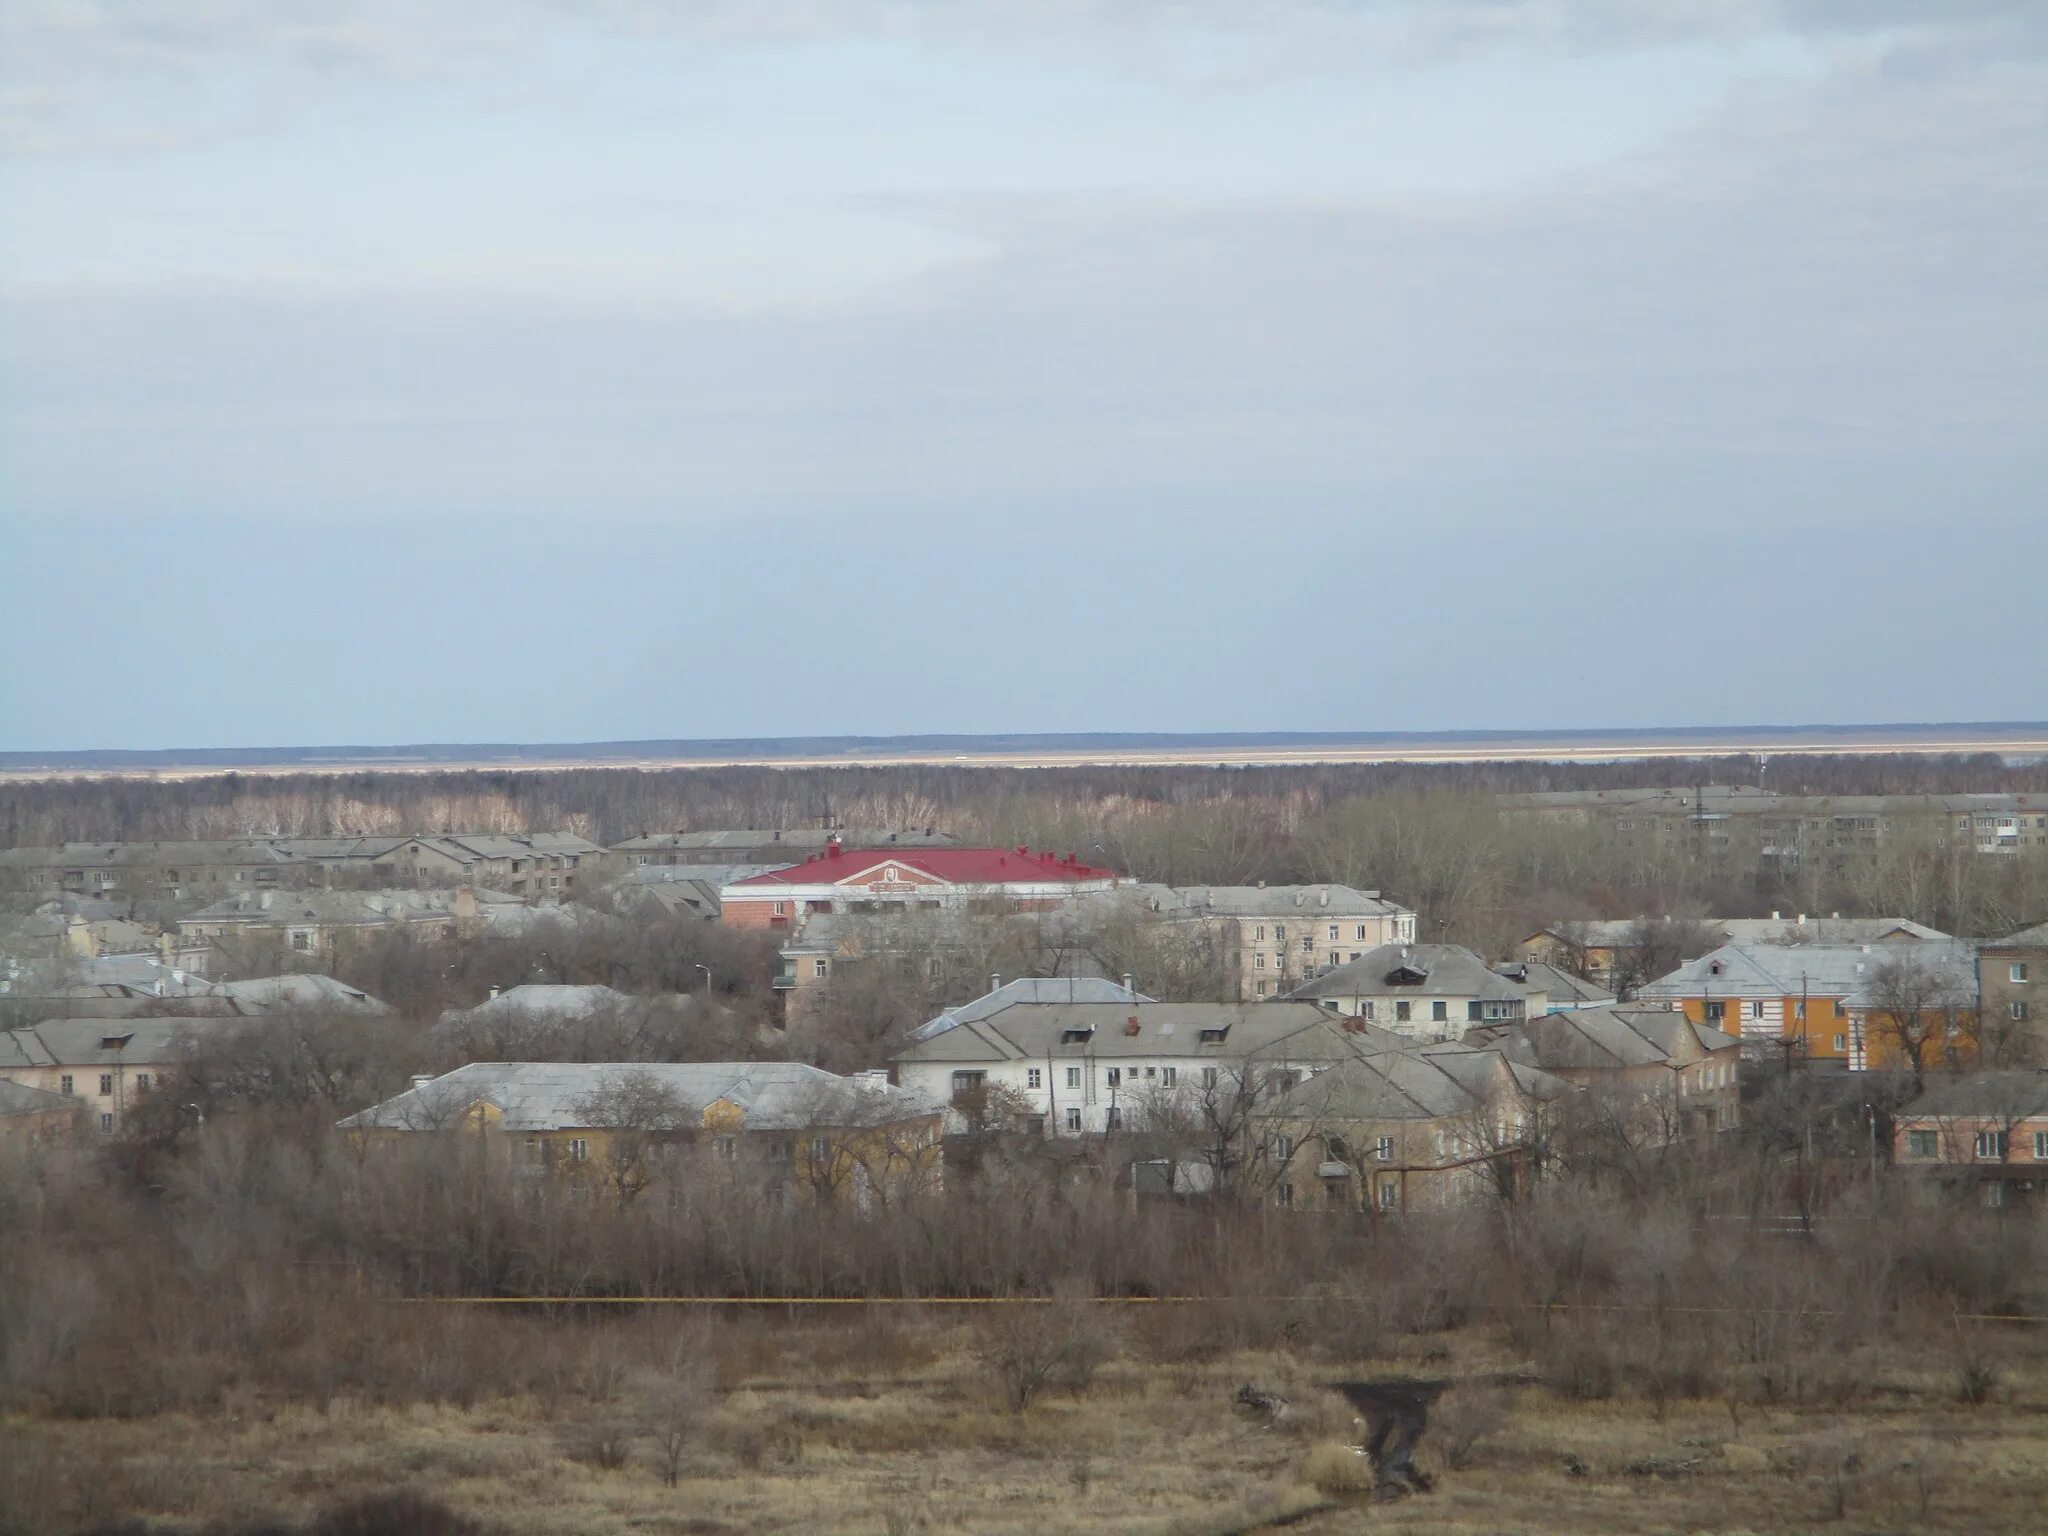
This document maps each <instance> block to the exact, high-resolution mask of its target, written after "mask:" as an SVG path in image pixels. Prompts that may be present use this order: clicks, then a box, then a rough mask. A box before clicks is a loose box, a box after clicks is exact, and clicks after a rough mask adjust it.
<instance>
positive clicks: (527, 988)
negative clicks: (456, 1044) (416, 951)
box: [441, 982, 632, 1024]
mask: <svg viewBox="0 0 2048 1536" xmlns="http://www.w3.org/2000/svg"><path fill="white" fill-rule="evenodd" d="M631 1001H632V999H631V998H630V997H628V996H627V995H626V994H625V993H624V992H620V991H617V990H615V989H613V988H611V987H606V986H567V985H561V984H555V983H547V982H527V983H525V984H524V985H522V986H517V987H507V988H506V989H505V990H504V991H503V992H500V993H499V994H498V995H497V996H496V997H493V998H490V999H488V1000H487V1001H485V1002H481V1003H478V1004H477V1005H476V1006H475V1007H474V1008H451V1009H449V1010H448V1011H447V1012H446V1013H444V1014H442V1015H441V1022H442V1023H444V1024H449V1023H465V1022H484V1021H487V1020H491V1019H502V1018H510V1017H515V1016H516V1017H519V1018H526V1019H574V1018H581V1017H583V1016H584V1015H585V1014H589V1013H594V1012H596V1011H597V1010H598V1009H600V1008H617V1007H620V1006H622V1005H623V1004H626V1003H629V1002H631Z"/></svg>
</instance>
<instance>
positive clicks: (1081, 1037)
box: [1060, 1028, 1095, 1045]
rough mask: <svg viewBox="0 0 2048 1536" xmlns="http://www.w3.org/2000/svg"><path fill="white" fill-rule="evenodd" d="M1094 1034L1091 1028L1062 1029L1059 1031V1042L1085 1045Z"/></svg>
mask: <svg viewBox="0 0 2048 1536" xmlns="http://www.w3.org/2000/svg"><path fill="white" fill-rule="evenodd" d="M1094 1034H1095V1031H1094V1030H1093V1029H1092V1028H1083V1029H1063V1030H1061V1031H1060V1044H1061V1045H1086V1044H1087V1043H1088V1042H1089V1040H1090V1039H1091V1038H1093V1036H1094Z"/></svg>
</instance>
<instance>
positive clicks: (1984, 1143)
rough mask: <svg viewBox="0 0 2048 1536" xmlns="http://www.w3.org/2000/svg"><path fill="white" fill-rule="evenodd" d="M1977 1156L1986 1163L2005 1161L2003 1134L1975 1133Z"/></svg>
mask: <svg viewBox="0 0 2048 1536" xmlns="http://www.w3.org/2000/svg"><path fill="white" fill-rule="evenodd" d="M1977 1156H1978V1158H1979V1160H1981V1161H1983V1162H1987V1163H2002V1162H2004V1161H2005V1132H2003V1131H1979V1132H1978V1133H1977Z"/></svg>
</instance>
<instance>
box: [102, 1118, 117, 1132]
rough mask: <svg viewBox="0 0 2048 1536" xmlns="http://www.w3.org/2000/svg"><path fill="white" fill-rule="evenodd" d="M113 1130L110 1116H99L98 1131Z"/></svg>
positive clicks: (112, 1120) (112, 1121) (112, 1119)
mask: <svg viewBox="0 0 2048 1536" xmlns="http://www.w3.org/2000/svg"><path fill="white" fill-rule="evenodd" d="M113 1128H114V1117H113V1116H112V1115H101V1116H100V1129H101V1130H103V1131H111V1130H113Z"/></svg>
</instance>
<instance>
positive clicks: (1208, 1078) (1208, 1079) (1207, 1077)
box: [1202, 1067, 1216, 1088]
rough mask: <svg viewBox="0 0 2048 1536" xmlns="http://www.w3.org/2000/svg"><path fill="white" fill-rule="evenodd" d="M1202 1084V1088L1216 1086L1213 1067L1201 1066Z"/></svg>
mask: <svg viewBox="0 0 2048 1536" xmlns="http://www.w3.org/2000/svg"><path fill="white" fill-rule="evenodd" d="M1202 1086H1203V1087H1204V1088H1214V1087H1215V1086H1216V1069H1215V1068H1214V1067H1204V1068H1202Z"/></svg>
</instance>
